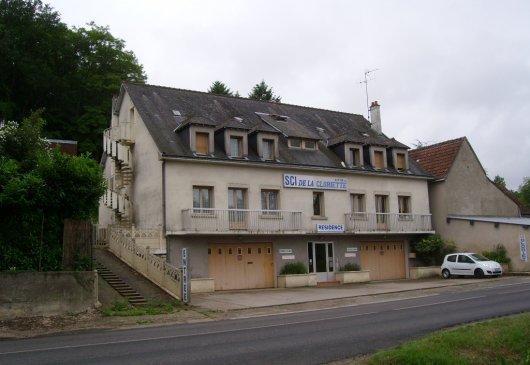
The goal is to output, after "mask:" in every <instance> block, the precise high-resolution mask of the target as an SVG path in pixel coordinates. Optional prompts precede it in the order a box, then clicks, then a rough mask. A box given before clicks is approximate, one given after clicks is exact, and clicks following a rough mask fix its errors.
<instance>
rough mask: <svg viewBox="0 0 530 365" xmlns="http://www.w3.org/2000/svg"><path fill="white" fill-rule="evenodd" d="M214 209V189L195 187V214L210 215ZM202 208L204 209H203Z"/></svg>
mask: <svg viewBox="0 0 530 365" xmlns="http://www.w3.org/2000/svg"><path fill="white" fill-rule="evenodd" d="M212 207H213V187H211V186H194V187H193V212H194V213H210V212H211V211H210V210H209V209H210V208H212ZM201 208H202V209H201Z"/></svg>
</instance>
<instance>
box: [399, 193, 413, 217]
mask: <svg viewBox="0 0 530 365" xmlns="http://www.w3.org/2000/svg"><path fill="white" fill-rule="evenodd" d="M398 211H399V220H402V221H403V220H407V221H408V220H412V219H413V217H412V214H411V213H412V210H411V206H410V196H408V195H398Z"/></svg>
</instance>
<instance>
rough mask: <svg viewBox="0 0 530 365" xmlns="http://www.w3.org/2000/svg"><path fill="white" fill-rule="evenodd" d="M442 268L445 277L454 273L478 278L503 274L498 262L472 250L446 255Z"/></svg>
mask: <svg viewBox="0 0 530 365" xmlns="http://www.w3.org/2000/svg"><path fill="white" fill-rule="evenodd" d="M440 270H441V272H442V277H443V278H444V279H449V278H450V277H451V276H453V275H468V276H475V277H477V278H482V277H484V276H500V275H502V267H501V265H500V264H499V263H498V262H495V261H492V260H490V259H488V258H487V257H484V256H482V255H479V254H478V253H470V252H464V253H452V254H449V255H446V256H445V258H444V262H443V264H442V267H441V268H440Z"/></svg>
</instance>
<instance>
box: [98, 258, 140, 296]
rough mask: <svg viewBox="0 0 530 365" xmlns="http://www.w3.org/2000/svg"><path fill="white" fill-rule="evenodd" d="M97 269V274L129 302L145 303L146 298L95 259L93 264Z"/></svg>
mask: <svg viewBox="0 0 530 365" xmlns="http://www.w3.org/2000/svg"><path fill="white" fill-rule="evenodd" d="M94 266H95V267H96V269H97V271H98V275H99V276H100V277H101V278H102V279H103V280H105V281H106V282H107V283H108V284H109V285H110V286H111V287H112V288H113V289H114V290H116V291H117V292H118V293H119V294H120V295H121V296H122V297H124V298H126V299H127V300H128V301H129V303H131V304H133V305H139V304H146V303H147V300H146V299H145V298H144V297H143V296H142V295H141V294H139V293H138V292H137V291H136V290H134V289H133V288H132V287H131V286H130V285H129V284H127V283H126V282H125V281H123V280H122V279H121V278H120V277H118V275H116V274H114V273H113V272H112V271H111V270H109V269H108V268H107V267H106V266H105V265H103V264H102V263H100V262H99V261H97V260H95V265H94Z"/></svg>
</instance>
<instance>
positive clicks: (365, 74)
mask: <svg viewBox="0 0 530 365" xmlns="http://www.w3.org/2000/svg"><path fill="white" fill-rule="evenodd" d="M378 70H379V69H378V68H374V69H373V70H366V71H364V81H361V82H359V83H360V84H364V90H365V92H366V112H367V115H368V118H367V119H368V120H370V101H369V100H368V81H372V80H374V79H369V78H368V75H369V74H370V73H372V72H375V71H378Z"/></svg>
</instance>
